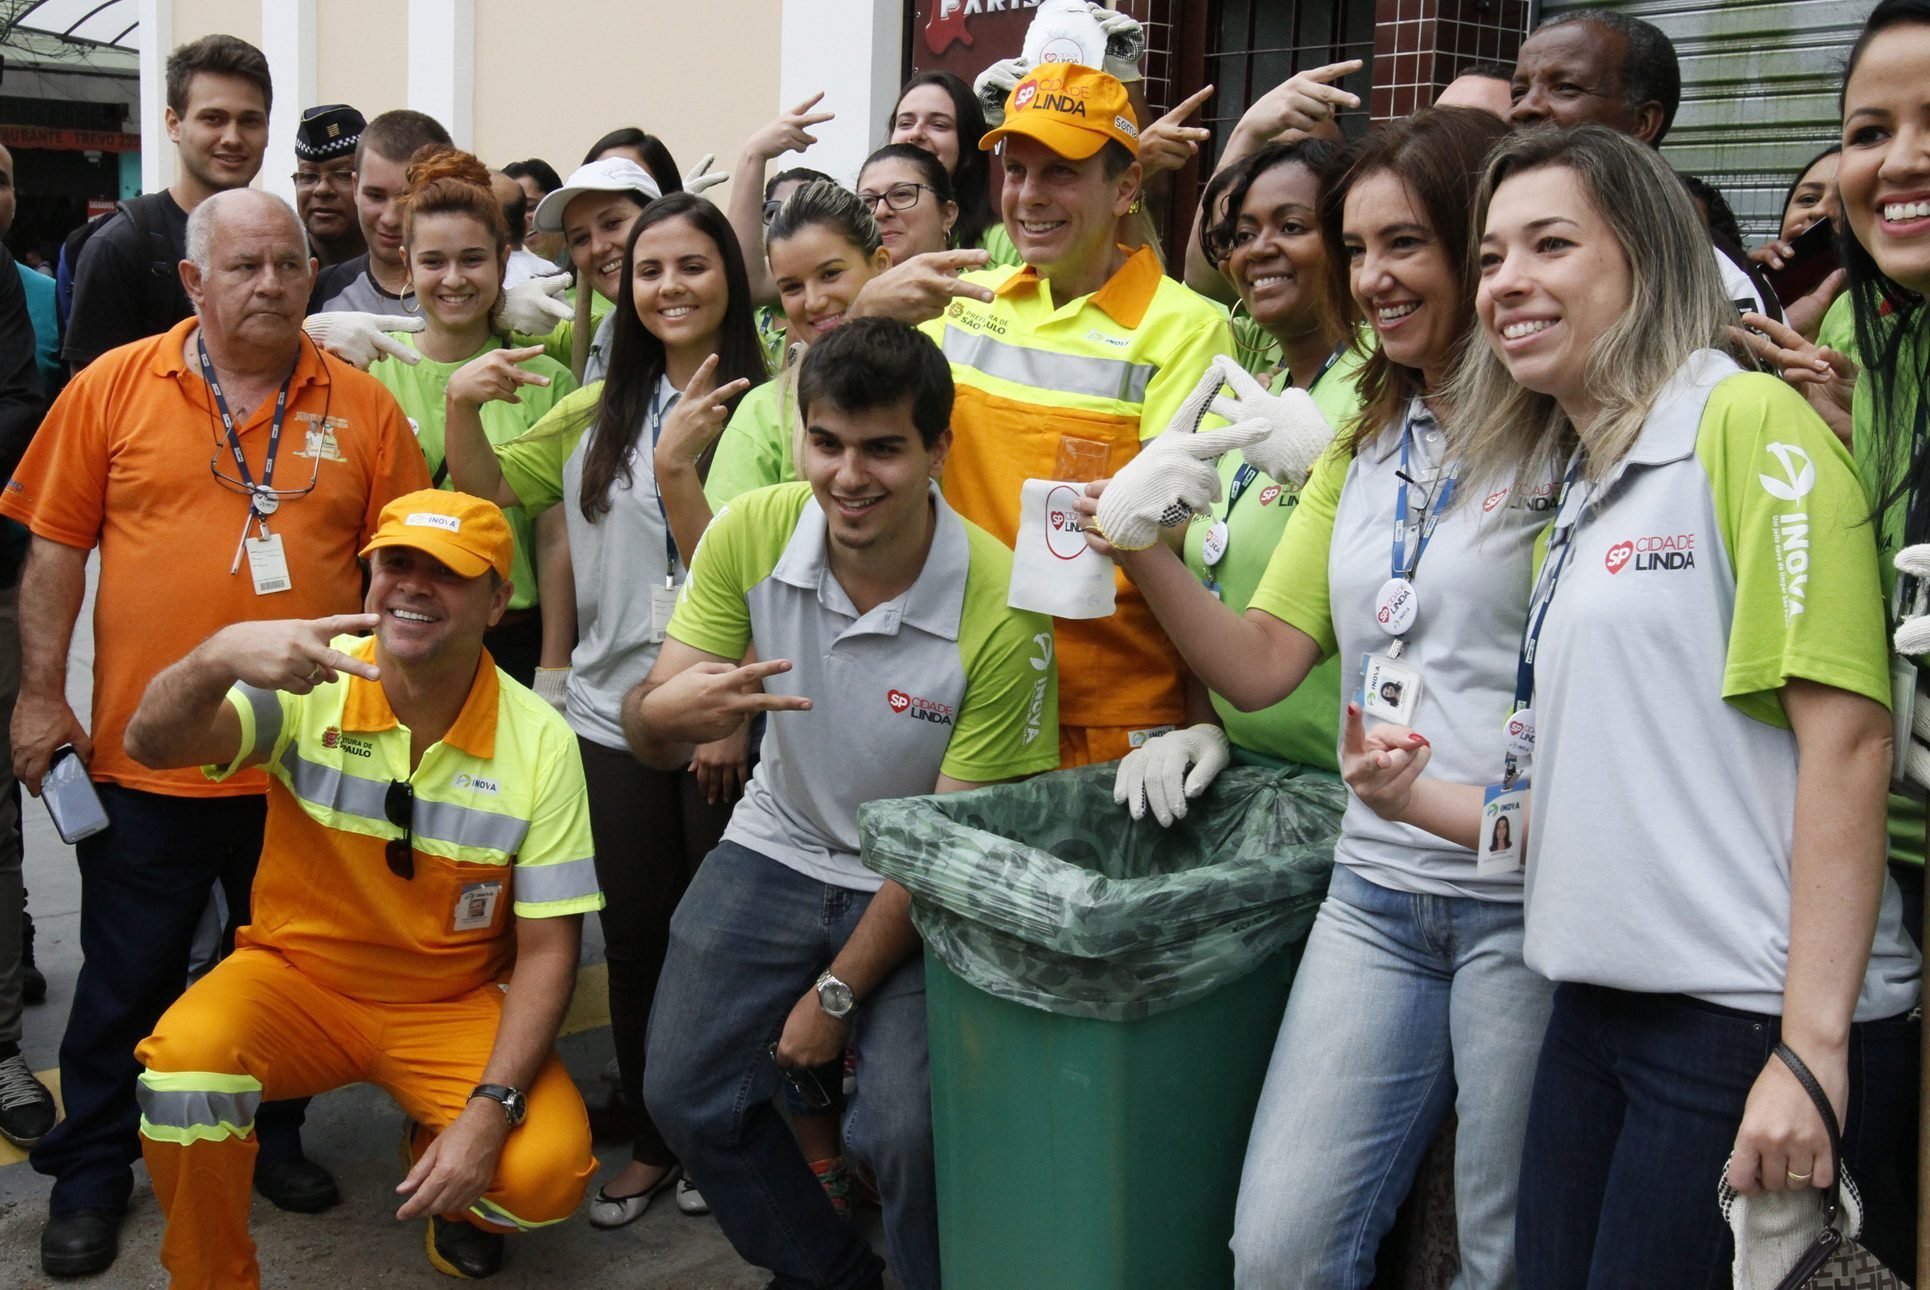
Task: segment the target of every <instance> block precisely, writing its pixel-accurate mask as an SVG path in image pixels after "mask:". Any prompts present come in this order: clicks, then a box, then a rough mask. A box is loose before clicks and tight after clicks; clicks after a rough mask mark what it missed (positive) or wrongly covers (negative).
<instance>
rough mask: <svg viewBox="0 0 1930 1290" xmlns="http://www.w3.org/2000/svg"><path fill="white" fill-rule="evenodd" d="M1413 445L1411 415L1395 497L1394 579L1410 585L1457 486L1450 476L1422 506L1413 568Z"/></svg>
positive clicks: (1403, 433) (1403, 430)
mask: <svg viewBox="0 0 1930 1290" xmlns="http://www.w3.org/2000/svg"><path fill="white" fill-rule="evenodd" d="M1413 442H1414V414H1413V413H1412V412H1409V413H1408V416H1407V420H1406V421H1405V422H1404V423H1403V424H1402V426H1401V468H1400V471H1399V476H1398V477H1399V479H1400V481H1401V487H1400V491H1399V492H1397V493H1396V494H1395V495H1394V558H1393V561H1392V563H1393V573H1392V575H1391V576H1392V577H1396V578H1406V579H1407V580H1408V581H1410V582H1412V581H1413V580H1414V573H1415V571H1416V570H1417V569H1419V568H1420V567H1421V557H1422V556H1423V555H1425V554H1427V544H1428V543H1429V542H1431V541H1433V540H1434V529H1435V526H1437V525H1438V524H1440V522H1441V512H1442V511H1445V510H1446V509H1447V508H1448V503H1449V502H1450V501H1452V500H1453V498H1454V485H1455V483H1456V480H1455V477H1454V476H1453V475H1449V476H1448V477H1447V478H1446V479H1444V480H1442V481H1441V482H1440V484H1439V485H1438V486H1437V490H1436V491H1435V492H1434V493H1431V494H1430V495H1429V496H1428V497H1427V499H1426V500H1425V501H1424V502H1422V503H1421V531H1420V534H1419V536H1418V538H1417V539H1416V541H1415V543H1414V561H1413V563H1412V564H1410V563H1408V560H1407V527H1408V522H1407V489H1408V485H1409V484H1411V483H1413V479H1412V477H1411V476H1409V474H1408V473H1407V464H1408V449H1409V448H1410V446H1411V445H1412V444H1413Z"/></svg>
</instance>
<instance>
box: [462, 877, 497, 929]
mask: <svg viewBox="0 0 1930 1290" xmlns="http://www.w3.org/2000/svg"><path fill="white" fill-rule="evenodd" d="M502 894H503V884H501V883H500V882H494V881H491V882H465V883H464V884H463V885H462V891H461V892H460V893H459V894H458V895H457V896H456V916H455V918H454V920H453V921H452V922H451V923H450V930H451V931H455V932H476V931H481V930H482V929H483V928H486V927H490V926H493V925H494V924H495V922H496V902H497V901H498V900H500V899H501V898H502Z"/></svg>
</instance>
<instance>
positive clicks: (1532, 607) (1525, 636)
mask: <svg viewBox="0 0 1930 1290" xmlns="http://www.w3.org/2000/svg"><path fill="white" fill-rule="evenodd" d="M1580 472H1581V457H1580V456H1579V455H1577V456H1576V458H1575V460H1574V462H1573V463H1572V464H1571V465H1570V466H1569V467H1568V474H1567V476H1566V477H1565V478H1564V479H1563V480H1562V481H1561V501H1560V502H1559V503H1557V506H1558V507H1559V506H1560V505H1561V504H1563V503H1566V502H1567V500H1568V490H1569V488H1570V487H1572V486H1573V485H1574V482H1575V477H1576V476H1577V475H1578V474H1579V473H1580ZM1556 513H1557V516H1559V514H1560V511H1559V509H1558V510H1557V512H1556ZM1579 527H1581V516H1579V515H1577V516H1576V517H1575V519H1574V520H1573V521H1572V522H1571V523H1568V524H1563V523H1561V521H1560V519H1559V518H1557V520H1556V522H1555V531H1554V534H1553V536H1552V537H1550V538H1549V539H1548V558H1547V560H1546V561H1545V562H1544V563H1543V565H1542V576H1541V578H1540V579H1539V580H1538V582H1537V585H1536V587H1535V592H1534V595H1533V596H1531V597H1529V601H1528V621H1527V622H1526V623H1524V624H1523V626H1522V633H1521V654H1520V656H1519V659H1518V660H1517V662H1516V663H1515V699H1514V706H1513V707H1512V708H1511V709H1510V712H1520V711H1521V710H1522V709H1523V708H1532V706H1533V704H1534V701H1535V651H1536V650H1537V649H1538V648H1540V645H1541V629H1542V627H1543V626H1544V625H1545V624H1546V623H1547V621H1548V607H1549V606H1550V605H1552V604H1554V603H1555V591H1556V589H1557V588H1559V587H1560V586H1561V575H1562V571H1563V570H1564V569H1566V568H1567V567H1568V557H1569V554H1570V553H1571V552H1572V551H1573V550H1574V547H1575V530H1576V529H1577V528H1579ZM1502 772H1503V773H1502V783H1503V784H1504V785H1507V786H1509V787H1512V786H1513V784H1514V782H1515V779H1516V778H1517V777H1518V776H1519V775H1520V774H1521V764H1520V759H1518V758H1517V757H1516V756H1515V755H1514V753H1512V752H1509V753H1507V754H1505V756H1504V758H1503V765H1502Z"/></svg>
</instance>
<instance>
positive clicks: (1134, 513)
mask: <svg viewBox="0 0 1930 1290" xmlns="http://www.w3.org/2000/svg"><path fill="white" fill-rule="evenodd" d="M1223 384H1224V381H1223V380H1222V379H1221V377H1220V371H1219V368H1218V367H1217V366H1208V367H1207V369H1206V374H1205V375H1204V376H1202V377H1201V378H1200V383H1199V384H1198V385H1197V386H1195V387H1194V388H1193V392H1192V393H1191V394H1189V395H1187V396H1186V402H1184V403H1182V404H1180V408H1179V411H1178V413H1176V414H1175V415H1174V417H1173V420H1172V423H1171V424H1170V425H1168V426H1167V427H1166V429H1165V430H1164V431H1162V432H1161V433H1160V435H1159V436H1158V437H1157V438H1155V439H1154V440H1153V441H1152V442H1151V443H1149V444H1147V445H1146V446H1145V447H1144V448H1142V449H1141V450H1140V453H1139V455H1138V456H1137V457H1134V458H1133V459H1132V460H1131V461H1129V462H1127V463H1126V466H1125V468H1124V469H1123V470H1121V471H1120V472H1119V473H1118V474H1117V475H1115V476H1113V478H1112V482H1110V483H1108V484H1107V485H1106V491H1105V492H1103V493H1101V494H1100V495H1099V513H1098V514H1097V515H1096V516H1094V517H1093V527H1094V528H1096V529H1097V530H1098V531H1099V534H1100V536H1101V537H1103V538H1105V539H1106V541H1107V542H1109V543H1111V544H1112V545H1113V546H1115V547H1117V548H1118V549H1119V550H1121V551H1144V550H1145V549H1146V548H1147V547H1149V546H1151V545H1152V544H1153V543H1154V542H1156V541H1157V540H1158V539H1159V530H1160V529H1162V528H1172V527H1173V526H1175V525H1178V524H1184V523H1186V521H1187V520H1189V519H1191V518H1192V517H1193V516H1195V515H1199V514H1202V513H1204V512H1205V511H1207V510H1208V509H1209V508H1210V507H1211V506H1212V505H1213V503H1214V502H1217V501H1219V500H1220V472H1219V471H1218V470H1216V469H1214V466H1213V463H1214V462H1216V461H1218V460H1219V458H1220V457H1221V455H1222V454H1224V453H1228V452H1231V451H1232V450H1233V449H1235V448H1240V449H1245V448H1246V447H1247V446H1248V445H1250V444H1253V443H1255V442H1257V441H1258V440H1260V439H1263V438H1265V437H1266V436H1267V434H1268V433H1269V432H1270V430H1271V429H1272V427H1271V426H1270V425H1268V424H1267V423H1266V422H1264V421H1258V420H1254V421H1243V422H1241V423H1239V424H1237V425H1230V426H1225V427H1223V428H1221V429H1219V430H1206V431H1195V430H1194V427H1195V426H1197V425H1198V424H1199V423H1200V418H1202V417H1203V416H1205V415H1206V411H1207V405H1208V404H1209V403H1211V402H1212V401H1213V399H1214V397H1215V396H1216V395H1218V394H1219V391H1220V387H1221V386H1222V385H1223Z"/></svg>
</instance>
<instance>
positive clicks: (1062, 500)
mask: <svg viewBox="0 0 1930 1290" xmlns="http://www.w3.org/2000/svg"><path fill="white" fill-rule="evenodd" d="M1085 487H1086V486H1085V485H1084V484H1078V483H1069V482H1067V481H1065V480H1059V479H1028V480H1026V481H1025V483H1024V485H1023V486H1022V487H1021V488H1020V491H1019V537H1018V541H1017V543H1016V544H1015V545H1014V548H1013V551H1012V586H1011V590H1010V591H1009V592H1007V594H1006V598H1005V600H1006V603H1007V604H1008V605H1010V606H1011V607H1012V608H1014V609H1030V610H1033V611H1035V612H1037V613H1041V614H1051V615H1052V616H1053V617H1054V618H1105V617H1108V616H1110V615H1111V613H1112V610H1113V593H1114V589H1115V587H1116V586H1117V584H1116V583H1115V581H1114V571H1113V564H1112V561H1110V560H1108V559H1106V558H1105V557H1104V556H1102V555H1100V554H1099V553H1098V552H1097V551H1094V550H1093V549H1092V548H1091V547H1090V546H1089V545H1087V543H1086V523H1085V518H1086V517H1085V516H1083V515H1081V514H1079V511H1078V509H1077V507H1076V506H1075V503H1076V502H1077V500H1078V499H1079V497H1080V496H1081V495H1082V494H1083V493H1084V492H1085Z"/></svg>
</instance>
